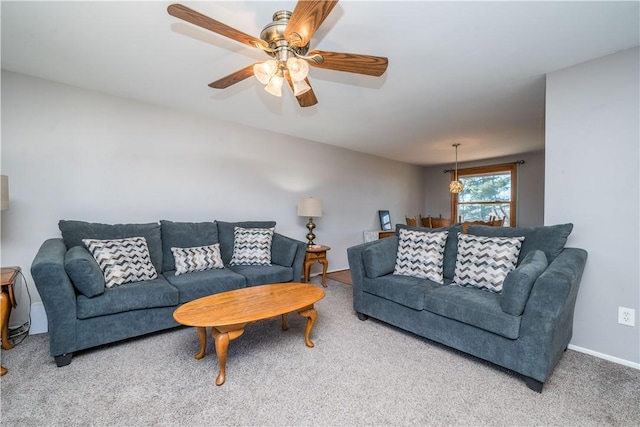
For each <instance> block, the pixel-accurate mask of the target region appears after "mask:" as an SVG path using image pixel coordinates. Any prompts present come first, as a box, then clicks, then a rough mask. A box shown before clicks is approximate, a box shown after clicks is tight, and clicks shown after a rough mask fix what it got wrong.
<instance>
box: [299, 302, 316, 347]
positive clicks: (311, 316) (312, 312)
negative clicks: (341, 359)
mask: <svg viewBox="0 0 640 427" xmlns="http://www.w3.org/2000/svg"><path fill="white" fill-rule="evenodd" d="M298 314H300V316H302V317H306V318H307V328H306V331H305V334H304V340H305V343H306V344H307V347H313V342H311V338H310V336H311V330H312V329H313V325H314V324H315V323H316V319H317V318H318V312H317V311H316V309H315V308H313V306H310V307H307V308H304V309H302V310H300V311H298Z"/></svg>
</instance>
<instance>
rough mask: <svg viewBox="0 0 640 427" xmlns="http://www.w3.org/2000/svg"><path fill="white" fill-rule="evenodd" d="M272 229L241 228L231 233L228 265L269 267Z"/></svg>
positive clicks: (236, 228)
mask: <svg viewBox="0 0 640 427" xmlns="http://www.w3.org/2000/svg"><path fill="white" fill-rule="evenodd" d="M273 231H274V228H242V227H235V228H234V231H233V255H232V256H231V261H230V262H229V264H230V265H271V241H272V240H273Z"/></svg>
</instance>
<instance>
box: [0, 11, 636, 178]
mask: <svg viewBox="0 0 640 427" xmlns="http://www.w3.org/2000/svg"><path fill="white" fill-rule="evenodd" d="M169 4H171V2H157V1H144V2H122V1H121V2H92V1H88V2H80V1H72V2H51V1H46V2H24V1H20V2H9V1H2V9H1V14H2V15H1V16H2V68H4V69H6V70H10V71H14V72H19V73H23V74H27V75H31V76H36V77H40V78H44V79H49V80H53V81H57V82H61V83H65V84H69V85H73V86H77V87H81V88H86V89H91V90H95V91H99V92H103V93H107V94H113V95H116V96H122V97H126V98H131V99H135V100H139V101H143V102H148V103H152V104H156V105H162V106H167V107H172V108H178V109H181V110H187V111H191V112H196V113H198V114H203V115H205V116H210V117H215V118H218V119H221V120H225V121H231V122H238V123H242V124H245V125H249V126H253V127H256V128H260V129H268V130H272V131H276V132H280V133H284V134H288V135H294V136H297V137H301V138H306V139H309V140H313V141H318V142H322V143H326V144H331V145H335V146H339V147H345V148H349V149H352V150H356V151H361V152H365V153H371V154H374V155H377V156H381V157H385V158H389V159H394V160H398V161H402V162H407V163H413V164H419V165H437V164H443V163H444V164H449V163H451V162H452V160H453V154H454V153H453V148H452V147H451V145H452V144H453V143H454V142H460V143H461V144H462V145H461V147H460V151H459V160H460V161H469V160H478V159H484V158H491V157H498V156H503V155H511V154H518V153H524V152H529V151H534V150H539V149H542V148H543V145H544V96H545V94H544V89H545V80H544V75H545V73H548V72H551V71H555V70H559V69H562V68H565V67H568V66H571V65H575V64H578V63H580V62H584V61H587V60H590V59H593V58H597V57H601V56H604V55H607V54H610V53H614V52H617V51H620V50H624V49H627V48H631V47H634V46H638V45H639V44H640V41H639V31H640V30H639V28H640V24H639V15H640V7H639V5H640V3H639V2H637V1H628V2H611V1H603V2H555V1H551V2H482V1H471V2H453V1H450V2H446V1H445V2H427V1H422V2H421V1H412V2H399V1H368V2H363V1H348V0H343V1H342V2H340V3H339V4H338V5H337V6H336V7H335V8H334V10H333V11H332V12H331V14H330V15H329V17H328V18H327V19H326V21H325V22H324V23H323V25H322V26H321V27H320V29H319V30H318V31H317V32H316V35H315V36H314V38H313V39H312V41H311V49H315V48H317V49H321V50H331V51H336V52H350V53H362V54H370V55H377V56H386V57H388V58H389V68H388V70H387V72H386V73H385V74H384V75H383V76H382V77H379V78H376V77H369V76H361V75H356V74H350V73H344V72H337V71H330V70H322V69H318V68H311V72H310V75H309V79H310V81H311V84H312V86H313V89H314V92H315V94H316V96H317V98H318V101H319V102H318V104H317V105H315V106H313V107H309V108H300V107H299V106H298V104H297V102H296V100H295V98H294V97H293V95H292V94H291V92H290V91H288V90H286V89H287V88H285V90H283V92H284V95H283V97H282V98H276V97H273V96H271V95H269V94H268V93H266V92H265V91H264V90H263V88H262V85H260V84H259V82H258V81H257V80H255V79H254V78H250V79H247V80H244V81H242V82H240V83H238V84H236V85H234V86H232V87H230V88H228V89H224V90H218V89H211V88H209V87H208V86H207V84H208V83H210V82H212V81H214V80H217V79H218V78H220V77H223V76H226V75H228V74H230V73H232V72H234V71H236V70H238V69H240V68H243V67H245V66H247V65H249V64H251V63H253V62H255V61H257V60H262V59H267V58H268V57H267V56H266V55H265V54H264V53H262V52H261V51H259V50H257V49H252V48H250V47H247V46H245V45H243V44H240V43H237V42H235V41H232V40H229V39H226V38H224V37H222V36H219V35H217V34H214V33H212V32H209V31H207V30H204V29H201V28H199V27H195V26H193V25H191V24H188V23H185V22H182V21H181V20H179V19H177V18H174V17H172V16H170V15H169V14H167V11H166V9H167V6H168V5H169ZM182 4H184V5H186V6H188V7H190V8H192V9H195V10H197V11H199V12H201V13H203V14H205V15H207V16H210V17H212V18H214V19H216V20H218V21H221V22H224V23H226V24H227V25H230V26H232V27H235V28H237V29H239V30H241V31H243V32H245V33H248V34H251V35H254V36H256V37H259V34H260V31H261V29H262V27H264V25H266V24H267V23H268V22H270V21H271V16H272V14H273V12H275V11H277V10H281V9H287V10H293V8H294V6H295V1H289V0H287V1H257V2H256V1H254V2H247V1H233V2H231V1H229V2H222V1H185V2H182Z"/></svg>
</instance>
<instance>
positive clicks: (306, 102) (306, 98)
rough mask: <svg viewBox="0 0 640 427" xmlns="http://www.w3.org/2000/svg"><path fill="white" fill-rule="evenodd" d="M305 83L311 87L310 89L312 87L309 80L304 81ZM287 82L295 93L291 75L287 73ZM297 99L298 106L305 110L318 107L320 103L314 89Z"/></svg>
mask: <svg viewBox="0 0 640 427" xmlns="http://www.w3.org/2000/svg"><path fill="white" fill-rule="evenodd" d="M304 81H305V82H306V83H307V84H308V85H309V87H311V83H309V79H304ZM287 82H289V87H290V88H291V90H292V91H293V81H291V76H290V75H289V73H287ZM296 99H297V100H298V104H300V106H301V107H303V108H304V107H311V106H312V105H316V104H317V103H318V99H317V98H316V94H315V93H313V88H311V89H310V90H308V91H306V92H305V93H303V94H302V95H298V96H296Z"/></svg>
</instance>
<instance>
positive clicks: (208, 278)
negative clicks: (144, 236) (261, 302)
mask: <svg viewBox="0 0 640 427" xmlns="http://www.w3.org/2000/svg"><path fill="white" fill-rule="evenodd" d="M162 274H163V276H164V277H165V278H166V279H167V281H168V282H169V283H171V285H173V286H175V287H176V288H177V289H178V292H179V301H178V302H179V303H180V304H182V303H185V302H189V301H193V300H194V299H197V298H202V297H206V296H208V295H213V294H217V293H220V292H224V291H231V290H234V289H240V288H244V287H245V284H246V280H245V278H244V277H243V276H241V275H239V274H238V273H235V272H234V271H232V270H230V269H229V268H222V269H215V270H205V271H195V272H193V273H189V274H181V275H179V276H176V275H175V273H174V272H173V271H165V272H164V273H162Z"/></svg>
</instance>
